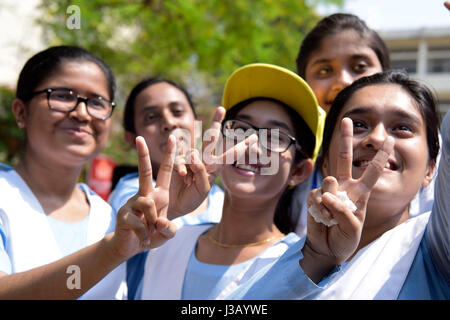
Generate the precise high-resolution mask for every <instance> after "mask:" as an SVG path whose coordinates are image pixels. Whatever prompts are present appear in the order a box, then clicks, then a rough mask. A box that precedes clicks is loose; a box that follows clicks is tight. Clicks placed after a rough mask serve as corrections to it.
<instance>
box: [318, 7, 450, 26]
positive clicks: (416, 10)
mask: <svg viewBox="0 0 450 320" xmlns="http://www.w3.org/2000/svg"><path fill="white" fill-rule="evenodd" d="M337 11H338V10H337V9H336V8H335V7H328V8H321V9H320V11H319V12H320V13H321V14H324V15H326V14H331V13H334V12H337ZM342 11H343V12H349V13H353V14H356V15H357V16H359V17H360V18H361V19H363V20H364V21H366V23H367V24H368V26H369V27H370V28H373V29H375V30H377V31H381V30H382V31H386V30H399V29H419V28H444V27H445V28H450V11H448V10H447V9H446V8H445V7H444V1H443V0H344V10H342Z"/></svg>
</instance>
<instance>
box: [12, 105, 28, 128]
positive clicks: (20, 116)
mask: <svg viewBox="0 0 450 320" xmlns="http://www.w3.org/2000/svg"><path fill="white" fill-rule="evenodd" d="M12 112H13V114H14V118H16V123H17V126H18V127H19V128H20V129H25V127H26V123H27V121H26V120H27V107H26V105H25V103H23V101H22V100H20V99H14V100H13V102H12Z"/></svg>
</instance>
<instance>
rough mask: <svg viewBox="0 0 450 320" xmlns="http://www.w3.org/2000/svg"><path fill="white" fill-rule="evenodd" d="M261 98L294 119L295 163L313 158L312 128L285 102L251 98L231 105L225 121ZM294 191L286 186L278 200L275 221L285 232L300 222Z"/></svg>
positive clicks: (313, 139) (290, 230)
mask: <svg viewBox="0 0 450 320" xmlns="http://www.w3.org/2000/svg"><path fill="white" fill-rule="evenodd" d="M259 100H268V101H273V102H276V103H278V104H280V105H281V106H282V107H283V108H284V109H285V110H286V112H287V113H288V115H289V118H290V119H291V120H292V123H293V124H294V136H295V139H296V140H297V144H295V156H294V162H293V164H298V163H300V162H301V161H302V160H303V159H306V158H312V155H313V152H314V146H315V141H316V140H315V136H314V134H313V133H312V131H311V129H310V128H309V127H308V125H307V124H306V122H305V120H303V118H302V117H301V116H300V115H299V114H298V113H297V112H296V111H295V110H293V109H292V108H291V107H290V106H288V105H287V104H285V103H284V102H281V101H279V100H276V99H273V98H266V97H254V98H250V99H247V100H244V101H241V102H239V103H237V104H236V105H234V106H233V107H231V108H230V109H229V110H228V111H227V113H226V115H225V119H224V121H226V120H229V119H233V118H234V117H235V116H236V115H237V114H238V113H239V111H241V110H242V109H243V108H244V107H246V106H247V105H249V104H250V103H252V102H254V101H259ZM293 191H294V188H292V189H291V188H289V187H286V190H285V191H284V192H283V194H282V195H281V197H280V199H279V200H278V203H277V206H276V209H275V215H274V223H275V225H276V226H277V228H278V229H280V231H281V232H283V233H289V232H293V231H295V228H296V226H297V223H298V218H299V215H298V214H297V213H295V212H293V210H292V202H293V201H292V195H293Z"/></svg>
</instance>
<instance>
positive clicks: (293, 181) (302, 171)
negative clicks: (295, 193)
mask: <svg viewBox="0 0 450 320" xmlns="http://www.w3.org/2000/svg"><path fill="white" fill-rule="evenodd" d="M313 169H314V163H313V161H312V160H311V159H310V158H308V159H305V160H303V161H302V162H300V163H298V164H296V165H295V166H294V167H293V168H292V172H291V176H290V177H289V180H288V184H289V186H290V187H295V186H296V185H298V184H299V183H301V182H303V181H305V180H306V179H307V178H308V177H309V175H310V174H311V173H312V172H313Z"/></svg>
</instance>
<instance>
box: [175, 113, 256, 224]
mask: <svg viewBox="0 0 450 320" xmlns="http://www.w3.org/2000/svg"><path fill="white" fill-rule="evenodd" d="M224 117H225V109H224V108H223V107H218V108H217V109H216V112H215V114H214V117H213V122H212V124H211V127H210V128H209V129H208V130H207V131H206V134H205V137H206V141H205V142H204V143H203V144H202V157H201V158H200V155H199V153H198V151H197V150H196V149H192V150H191V152H190V153H189V154H188V157H190V159H189V161H186V162H185V163H182V164H181V165H179V166H176V170H175V173H174V174H173V175H172V182H171V184H170V195H171V199H173V200H172V201H170V208H169V211H170V212H174V213H176V215H177V216H179V215H183V214H186V213H189V212H191V211H193V210H194V209H195V208H197V207H198V206H199V205H200V204H201V203H202V202H203V201H204V200H205V198H206V197H207V196H208V193H209V190H211V187H212V185H213V183H214V181H215V179H216V177H217V175H218V174H219V173H220V171H221V169H222V168H223V166H224V164H226V159H231V158H233V159H239V158H240V157H241V156H242V155H243V154H245V152H246V150H247V148H249V147H250V146H252V145H253V144H254V143H256V142H257V141H258V137H257V136H256V135H255V134H253V135H250V136H249V137H247V138H246V139H245V140H243V141H241V142H239V143H237V144H236V145H234V146H233V147H231V148H230V149H228V150H225V152H222V153H220V154H219V155H215V154H214V153H215V151H216V150H217V148H218V147H219V142H220V140H221V139H220V138H221V135H222V132H221V128H222V121H223V119H224Z"/></svg>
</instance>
